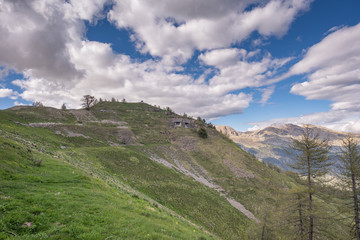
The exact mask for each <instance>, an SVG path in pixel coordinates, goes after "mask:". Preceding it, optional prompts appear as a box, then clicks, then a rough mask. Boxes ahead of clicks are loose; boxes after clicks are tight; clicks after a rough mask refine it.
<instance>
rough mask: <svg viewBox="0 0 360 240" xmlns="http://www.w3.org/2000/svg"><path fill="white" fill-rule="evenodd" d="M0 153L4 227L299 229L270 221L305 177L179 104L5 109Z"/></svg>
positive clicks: (195, 232)
mask: <svg viewBox="0 0 360 240" xmlns="http://www.w3.org/2000/svg"><path fill="white" fill-rule="evenodd" d="M200 129H203V131H205V132H206V133H207V137H204V136H203V135H201V134H199V130H200ZM0 154H1V159H5V160H2V161H1V168H0V179H1V181H0V189H1V192H0V204H1V205H0V206H1V211H2V213H3V214H2V216H1V217H0V232H1V233H0V239H6V238H7V237H14V238H18V239H59V238H68V239H70V238H71V239H105V238H110V237H111V238H114V239H234V240H235V239H259V236H260V235H259V234H261V232H262V231H263V229H265V227H264V226H266V229H271V231H270V230H269V232H268V234H269V236H272V237H271V238H272V239H275V238H279V239H286V238H287V237H288V236H291V232H289V231H288V230H287V229H285V230H284V229H281V227H280V228H279V226H277V227H276V226H275V225H274V226H272V225H270V224H269V223H270V222H274V223H275V222H276V221H277V218H278V217H279V214H280V209H281V208H282V206H283V205H284V202H283V201H280V200H279V199H280V198H281V196H282V195H283V194H284V193H285V192H287V191H289V190H291V189H292V188H295V187H296V186H298V184H299V183H298V182H299V181H300V180H299V179H298V178H296V177H294V176H293V175H291V174H285V173H283V172H281V171H276V170H272V169H270V168H268V167H267V166H266V165H265V164H263V163H262V162H260V161H258V160H257V159H255V158H254V157H253V156H252V155H251V154H249V153H247V152H245V151H244V150H242V149H241V148H240V147H239V146H238V145H237V144H235V143H234V142H233V141H232V140H230V139H229V138H228V137H226V136H225V135H223V134H222V133H220V132H218V131H217V130H216V129H215V128H214V127H213V126H212V125H211V124H207V123H205V121H204V120H202V119H197V120H195V119H192V118H190V117H187V116H186V115H178V114H176V113H174V112H173V111H171V109H160V108H158V107H155V106H151V105H149V104H146V103H126V102H122V103H119V102H100V103H98V104H96V105H95V106H94V107H92V108H91V109H90V110H89V111H87V110H82V109H79V110H74V109H71V110H58V109H54V108H48V107H25V106H21V107H15V108H11V109H8V110H2V111H0ZM323 194H326V193H325V192H324V193H322V194H321V195H319V196H316V198H318V199H319V200H321V201H325V200H323V199H325V198H326V196H325V195H323ZM326 201H329V199H327V200H326ZM341 201H342V200H341V199H338V198H337V197H335V198H334V199H332V200H331V203H329V204H328V205H327V206H325V207H324V211H326V212H331V213H334V212H338V208H337V205H336V204H338V203H339V202H341ZM341 214H344V213H339V215H341ZM334 224H335V227H334V228H331V229H330V230H329V231H330V232H331V234H333V235H334V236H346V227H345V225H342V223H340V222H336V223H334ZM267 231H268V230H267Z"/></svg>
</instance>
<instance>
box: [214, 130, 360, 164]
mask: <svg viewBox="0 0 360 240" xmlns="http://www.w3.org/2000/svg"><path fill="white" fill-rule="evenodd" d="M307 126H308V127H309V128H310V129H311V130H312V131H313V132H314V133H315V134H318V135H319V137H320V138H323V139H328V140H329V144H330V145H331V146H332V149H331V156H332V157H333V159H335V160H336V154H338V153H339V151H340V149H339V147H340V146H341V144H342V140H343V139H344V138H345V137H346V136H347V135H348V134H349V133H346V132H339V131H334V130H331V129H328V128H324V127H319V126H314V125H307ZM216 129H217V130H218V131H219V132H221V133H223V134H225V135H226V136H228V137H229V138H231V139H232V140H233V141H234V142H236V143H237V144H238V145H239V146H241V147H242V148H243V149H244V150H246V151H247V152H249V153H250V154H253V155H254V156H255V157H256V158H258V159H260V160H262V161H264V162H266V163H272V164H275V165H277V166H279V167H281V168H282V169H286V170H288V169H290V168H289V167H288V164H289V163H292V162H293V159H292V158H291V156H290V155H289V153H288V152H289V151H290V150H291V149H290V148H289V144H290V143H291V142H292V139H299V138H300V137H301V135H302V134H303V132H304V126H298V125H294V124H284V125H276V124H274V125H271V126H269V127H266V128H264V129H260V130H256V131H248V132H238V131H236V130H234V129H233V128H231V127H228V126H216ZM351 135H352V136H353V137H354V138H356V139H357V140H360V135H359V134H351Z"/></svg>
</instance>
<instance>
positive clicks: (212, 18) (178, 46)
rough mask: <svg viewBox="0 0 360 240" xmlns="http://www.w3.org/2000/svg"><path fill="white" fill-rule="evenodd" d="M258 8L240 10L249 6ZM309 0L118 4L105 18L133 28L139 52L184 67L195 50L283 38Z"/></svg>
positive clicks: (137, 1)
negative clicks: (255, 34)
mask: <svg viewBox="0 0 360 240" xmlns="http://www.w3.org/2000/svg"><path fill="white" fill-rule="evenodd" d="M258 2H261V3H262V4H258V5H257V6H256V7H254V8H253V9H252V10H250V11H245V9H246V7H248V6H249V5H250V4H256V3H258ZM310 3H311V0H272V1H258V0H248V1H235V0H227V1H221V0H211V1H209V0H199V1H196V2H194V1H192V0H184V1H175V2H174V1H149V0H121V1H120V0H119V1H115V6H114V8H113V9H112V10H111V11H110V13H109V15H108V18H109V19H110V20H111V21H113V22H114V23H115V24H116V25H117V26H118V28H132V29H133V30H134V32H135V35H134V39H136V41H138V42H142V44H140V45H139V46H140V50H141V51H142V52H149V53H150V54H151V55H153V56H161V57H164V58H167V59H169V62H170V63H171V62H172V61H171V60H173V61H175V62H177V63H183V62H185V61H186V60H187V59H189V58H190V57H191V56H192V53H193V50H194V49H199V50H205V49H215V48H227V47H229V46H230V45H231V44H232V43H235V42H241V41H243V40H244V39H246V38H248V36H249V35H250V34H251V33H252V32H254V31H258V32H259V33H260V34H261V35H263V36H272V35H275V36H278V37H281V36H283V35H284V34H285V33H286V32H287V31H288V29H289V26H290V24H291V23H292V21H293V20H294V18H295V17H296V16H297V15H298V13H299V12H301V11H304V10H307V9H308V7H309V5H310Z"/></svg>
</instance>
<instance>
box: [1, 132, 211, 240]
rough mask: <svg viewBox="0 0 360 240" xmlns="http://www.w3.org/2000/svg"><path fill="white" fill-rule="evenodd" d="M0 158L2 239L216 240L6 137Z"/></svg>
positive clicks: (174, 217) (147, 202) (155, 208)
mask: <svg viewBox="0 0 360 240" xmlns="http://www.w3.org/2000/svg"><path fill="white" fill-rule="evenodd" d="M40 155H41V158H42V160H43V161H42V163H41V165H37V164H36V163H34V159H35V158H39V157H40ZM0 156H1V162H0V164H1V168H0V179H1V181H0V189H1V192H0V239H8V238H12V239H105V238H107V237H108V238H109V239H213V237H211V236H209V235H208V234H206V233H204V232H203V231H201V230H200V229H198V227H196V226H193V225H190V224H189V223H188V222H186V221H185V220H183V219H180V218H178V217H176V216H171V214H170V213H169V212H167V211H165V210H163V209H161V208H159V207H158V206H157V205H156V204H152V203H150V202H149V201H146V200H144V199H142V198H139V197H138V196H137V195H133V194H130V193H128V192H126V191H124V190H121V189H118V188H115V187H113V186H110V185H108V184H106V183H104V182H103V181H102V180H101V179H96V178H93V177H91V176H90V175H88V174H87V173H86V172H84V171H82V170H81V169H79V168H76V167H74V166H71V165H69V164H68V163H67V162H63V161H61V159H58V158H53V157H51V156H49V155H47V154H40V153H35V152H29V151H28V149H27V148H25V147H24V146H22V145H21V144H18V143H16V142H14V141H10V140H7V139H4V138H0ZM26 222H28V223H31V226H28V227H26V226H24V223H26ZM110 237H111V238H110Z"/></svg>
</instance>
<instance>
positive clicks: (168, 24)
mask: <svg viewBox="0 0 360 240" xmlns="http://www.w3.org/2000/svg"><path fill="white" fill-rule="evenodd" d="M310 2H311V1H310V0H281V1H280V0H271V1H270V0H268V1H260V0H248V1H238V0H225V1H220V0H200V1H196V2H194V1H191V0H185V1H172V2H169V1H165V0H159V1H145V0H131V1H130V0H122V1H115V3H114V5H113V9H112V10H111V11H110V12H109V14H108V19H110V20H111V21H112V22H113V23H115V24H116V25H117V27H118V28H131V29H132V30H133V32H134V35H133V36H132V39H133V41H135V43H136V44H137V46H138V49H139V51H142V52H149V53H150V54H151V55H152V56H159V57H160V58H159V59H158V58H157V60H147V61H144V62H137V61H134V60H133V59H131V58H130V57H129V56H126V55H123V54H115V53H114V52H113V51H112V49H111V46H110V45H109V44H104V43H100V42H94V41H88V40H87V39H85V31H86V29H85V25H84V22H83V20H87V21H90V22H95V23H96V20H97V19H98V18H101V17H102V15H103V14H104V13H103V10H102V9H103V6H104V4H107V3H108V1H107V0H93V1H75V0H74V1H63V0H46V1H45V0H29V1H10V0H6V1H3V2H2V4H1V5H0V11H1V14H0V35H1V36H3V38H2V40H1V42H0V52H1V55H0V65H5V66H6V67H7V68H9V69H10V68H12V69H15V70H16V71H17V72H21V73H23V74H24V76H25V79H22V80H20V79H19V80H15V81H13V84H15V85H17V86H19V87H21V88H22V89H23V93H22V94H21V95H20V96H21V97H22V98H23V99H24V100H28V101H41V102H43V103H44V104H45V105H48V106H53V107H60V105H61V104H62V103H63V102H66V103H67V105H68V106H69V107H79V104H80V101H79V100H80V98H81V96H82V95H84V94H92V95H95V96H96V97H101V98H108V99H109V98H111V97H115V98H119V99H122V98H126V99H127V100H129V101H140V100H144V101H146V102H149V103H152V104H156V105H162V106H170V107H171V108H173V109H174V110H176V111H177V112H179V113H182V112H186V113H188V114H189V115H192V116H201V117H206V118H216V117H219V116H224V115H228V114H236V113H241V112H242V111H243V109H245V108H247V107H248V106H249V104H250V102H251V101H252V95H251V94H245V93H242V92H241V90H242V89H243V88H246V87H253V86H255V87H262V86H266V85H268V84H269V83H268V82H267V80H268V78H270V77H272V76H274V75H275V74H276V73H277V70H278V68H280V67H282V66H283V65H284V64H285V63H286V62H287V61H288V60H289V59H273V58H272V57H271V56H270V55H268V54H266V55H265V56H261V55H260V54H261V53H260V52H259V51H254V52H247V51H245V50H241V49H231V48H229V47H230V45H231V44H232V43H235V42H241V41H243V40H244V39H246V38H248V37H249V35H250V34H251V33H252V32H254V31H258V32H259V33H260V34H261V35H263V36H265V37H267V36H272V35H274V36H278V37H279V36H282V35H283V34H285V33H286V31H287V30H288V28H289V26H290V24H291V22H292V21H293V20H294V18H295V17H296V16H297V14H298V13H299V12H301V11H304V10H306V9H307V8H308V6H309V4H310ZM250 4H255V5H254V7H253V8H252V10H250V11H245V9H246V8H247V7H248V6H249V5H250ZM279 13H281V14H279ZM218 48H220V49H218ZM195 49H199V50H203V51H204V54H202V55H201V57H200V60H201V61H203V63H204V64H206V65H211V66H213V67H214V68H216V69H217V71H218V74H216V75H215V76H214V77H213V78H211V79H210V80H209V81H208V82H206V81H204V78H205V74H206V73H204V76H202V77H200V78H199V79H194V78H193V77H192V76H190V75H186V73H183V74H181V73H175V70H176V71H180V72H181V70H182V66H181V64H182V63H184V62H186V61H187V60H188V59H189V58H190V57H191V56H192V55H193V51H194V50H195ZM255 55H257V56H259V58H261V60H259V61H254V60H253V59H252V58H253V57H254V56H255ZM235 91H236V92H238V93H237V94H234V93H233V92H235ZM269 92H270V91H269ZM269 92H268V93H269Z"/></svg>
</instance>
